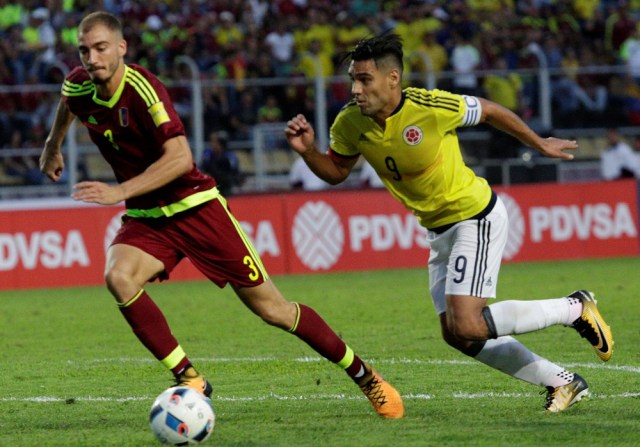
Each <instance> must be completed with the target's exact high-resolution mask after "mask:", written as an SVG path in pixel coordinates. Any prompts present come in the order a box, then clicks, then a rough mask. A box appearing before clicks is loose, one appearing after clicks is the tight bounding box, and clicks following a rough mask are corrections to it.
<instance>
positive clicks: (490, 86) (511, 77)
mask: <svg viewBox="0 0 640 447" xmlns="http://www.w3.org/2000/svg"><path fill="white" fill-rule="evenodd" d="M495 68H496V70H501V71H499V72H494V73H491V74H488V75H487V76H486V77H485V79H484V82H483V87H484V90H485V92H486V95H487V98H488V99H490V100H492V101H494V102H496V103H498V104H500V105H501V106H504V107H506V108H507V109H509V110H511V111H512V112H513V113H515V114H517V115H518V116H522V113H521V93H522V79H521V78H520V75H519V74H518V73H515V72H510V71H508V67H507V60H506V59H505V58H504V57H502V56H500V57H498V58H497V59H496V62H495ZM489 132H490V133H491V151H490V153H489V154H486V156H487V157H488V158H494V159H504V158H514V157H517V156H518V149H519V148H520V147H522V145H521V144H520V142H519V141H518V140H517V139H515V138H514V137H512V136H511V135H509V134H506V133H504V132H502V131H500V130H498V129H496V128H494V127H492V126H489Z"/></svg>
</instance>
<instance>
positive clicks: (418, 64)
mask: <svg viewBox="0 0 640 447" xmlns="http://www.w3.org/2000/svg"><path fill="white" fill-rule="evenodd" d="M425 58H427V60H428V61H429V62H430V64H431V66H427V65H426V62H425V60H424V59H425ZM409 61H410V63H411V71H412V72H417V73H427V72H428V71H429V70H432V71H433V73H434V74H435V75H438V74H439V73H440V72H442V71H443V70H444V69H446V68H447V64H448V63H449V55H448V54H447V50H446V49H445V47H444V46H442V45H440V44H439V43H438V41H437V40H436V33H435V31H431V32H429V31H427V32H425V33H424V34H423V37H422V42H420V44H419V45H418V48H417V50H416V52H415V53H414V54H412V55H409Z"/></svg>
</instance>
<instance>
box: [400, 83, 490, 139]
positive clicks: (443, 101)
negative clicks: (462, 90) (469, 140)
mask: <svg viewBox="0 0 640 447" xmlns="http://www.w3.org/2000/svg"><path fill="white" fill-rule="evenodd" d="M408 90H410V89H408ZM416 91H417V90H416ZM415 95H416V93H415V92H413V96H415ZM423 101H425V103H426V104H429V105H430V106H431V107H432V109H433V110H434V111H435V112H436V115H437V117H438V118H437V119H438V127H439V128H440V129H441V130H442V131H444V132H447V131H449V130H454V129H456V128H457V127H471V126H476V125H478V124H479V123H480V118H481V117H482V105H481V104H480V100H479V99H478V98H476V97H475V96H467V95H458V94H456V93H451V92H448V91H445V90H438V89H434V90H429V91H427V94H426V96H425V97H424V98H423Z"/></svg>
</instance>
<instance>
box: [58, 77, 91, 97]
mask: <svg viewBox="0 0 640 447" xmlns="http://www.w3.org/2000/svg"><path fill="white" fill-rule="evenodd" d="M95 88H96V86H95V84H94V83H93V82H91V81H90V80H87V81H84V82H83V83H82V84H74V83H73V82H70V81H67V80H65V81H64V82H63V83H62V95H63V96H83V95H90V94H93V92H94V91H95Z"/></svg>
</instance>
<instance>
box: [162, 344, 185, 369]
mask: <svg viewBox="0 0 640 447" xmlns="http://www.w3.org/2000/svg"><path fill="white" fill-rule="evenodd" d="M185 357H186V354H185V352H184V350H183V349H182V347H181V346H180V345H178V347H177V348H176V349H174V350H173V352H171V354H169V355H168V356H166V357H165V358H163V359H162V360H160V363H162V364H163V365H164V366H166V367H167V368H168V369H173V368H175V367H176V366H178V363H180V362H181V361H182V359H183V358H185Z"/></svg>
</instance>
